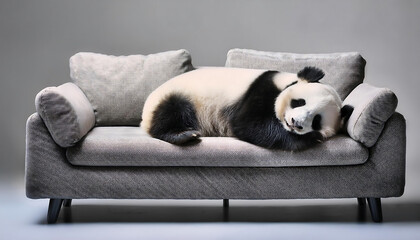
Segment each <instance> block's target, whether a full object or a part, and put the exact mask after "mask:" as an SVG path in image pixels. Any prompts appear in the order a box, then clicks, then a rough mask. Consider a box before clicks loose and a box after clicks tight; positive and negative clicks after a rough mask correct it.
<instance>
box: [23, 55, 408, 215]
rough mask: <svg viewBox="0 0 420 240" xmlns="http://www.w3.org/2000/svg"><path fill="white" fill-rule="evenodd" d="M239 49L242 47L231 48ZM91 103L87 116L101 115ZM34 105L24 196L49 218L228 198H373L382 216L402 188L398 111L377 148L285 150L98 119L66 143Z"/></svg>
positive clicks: (339, 143) (374, 210) (344, 139)
mask: <svg viewBox="0 0 420 240" xmlns="http://www.w3.org/2000/svg"><path fill="white" fill-rule="evenodd" d="M235 51H242V50H233V52H232V50H231V52H230V53H229V54H231V55H234V54H235ZM251 53H252V54H255V52H252V51H251ZM229 54H228V57H229ZM258 54H261V53H258ZM264 54H267V53H263V55H264ZM269 54H270V53H269ZM181 55H183V56H184V55H185V52H181ZM231 57H232V56H231ZM263 57H264V56H263ZM187 59H188V58H187ZM258 62H261V61H258ZM169 64H173V62H170V63H169ZM301 64H308V63H307V62H304V63H301ZM180 65H181V66H183V67H185V63H183V64H180ZM235 67H237V66H235ZM251 67H255V68H258V66H251ZM186 69H187V70H191V67H187V68H186ZM187 70H185V71H187ZM327 73H328V72H327ZM177 74H178V73H177ZM166 78H167V76H166ZM76 83H77V81H76ZM80 88H82V87H80ZM75 91H80V90H78V87H76V90H75ZM81 92H82V93H83V95H84V94H86V95H88V94H89V93H88V92H89V91H83V89H82V91H81ZM78 93H79V94H81V93H80V92H78ZM65 94H66V93H64V95H65ZM346 97H347V96H346ZM86 99H88V102H89V101H90V102H91V103H92V102H94V101H91V99H89V97H87V98H86ZM67 100H68V99H67ZM69 101H70V102H71V101H73V100H69ZM84 101H85V100H84ZM89 104H90V103H89ZM74 105H77V104H73V105H72V106H74ZM92 105H93V104H92ZM92 109H93V110H92V113H89V114H96V111H95V107H92ZM37 110H38V113H34V114H32V115H31V116H30V117H29V119H28V121H27V125H26V133H27V134H26V164H25V166H26V176H25V179H26V194H27V196H28V197H29V198H33V199H39V198H49V199H50V205H49V211H48V222H49V223H54V222H56V220H57V217H58V214H59V212H60V208H61V206H62V204H63V203H64V205H67V206H70V204H71V199H88V198H94V199H224V205H225V206H228V199H328V198H357V199H358V202H359V205H362V206H363V205H365V204H366V200H367V201H368V203H369V206H370V210H371V214H372V219H373V220H374V221H375V222H380V221H382V211H381V201H380V199H381V198H386V197H398V196H401V195H402V194H403V192H404V185H405V150H406V147H405V141H406V136H405V130H406V126H405V119H404V117H403V116H402V115H401V114H399V113H397V112H395V113H392V114H391V117H389V118H387V120H386V121H385V123H384V126H383V130H381V131H380V134H379V136H378V138H377V140H376V141H375V143H374V144H373V145H372V146H370V147H366V146H365V145H364V144H363V143H361V142H360V141H356V140H355V139H353V138H352V137H350V136H349V135H348V134H339V135H337V136H335V137H333V138H332V139H329V140H328V141H326V142H324V143H321V144H318V145H317V146H315V147H314V148H311V149H308V150H305V151H301V152H285V151H280V150H269V149H262V148H260V147H257V146H254V145H251V144H248V143H245V142H242V141H239V140H237V139H235V138H222V137H207V138H202V141H201V142H200V143H198V144H197V145H193V146H187V147H178V146H173V145H171V144H168V143H166V142H163V141H160V140H158V139H154V138H151V137H150V136H148V135H147V134H145V133H144V132H142V130H141V129H140V128H139V127H135V126H130V124H128V125H126V126H121V125H119V126H109V125H102V126H101V125H100V124H98V122H97V119H96V116H97V115H96V116H95V115H93V116H94V120H93V121H94V123H91V127H90V129H89V127H85V129H88V130H84V131H85V133H83V131H81V129H83V127H79V132H78V135H79V137H80V139H77V140H76V141H75V142H74V144H73V145H72V146H68V147H63V146H60V144H58V143H57V141H58V142H60V140H57V139H58V137H57V136H56V135H55V133H52V131H53V132H54V129H53V128H52V127H51V126H50V127H48V124H50V123H48V121H51V119H48V120H47V123H46V121H45V119H47V118H46V117H44V118H42V117H41V115H45V114H46V113H45V112H43V111H42V110H39V109H37ZM89 111H90V110H89ZM82 112H83V111H82ZM73 114H74V113H73ZM77 114H78V113H76V115H77ZM90 121H92V120H90ZM79 123H80V122H79ZM61 140H62V139H61ZM60 143H61V142H60ZM61 145H63V144H61ZM64 146H65V145H64Z"/></svg>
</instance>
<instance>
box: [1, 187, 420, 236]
mask: <svg viewBox="0 0 420 240" xmlns="http://www.w3.org/2000/svg"><path fill="white" fill-rule="evenodd" d="M18 185H20V186H21V184H18ZM0 199H1V203H0V226H1V227H0V239H1V240H3V239H42V240H47V239H78V240H80V239H171V240H176V239H183V240H184V239H200V240H201V239H204V240H206V239H241V240H244V239H259V240H262V239H340V240H341V239H352V240H354V239H358V240H359V239H381V240H382V239H398V240H403V239H413V240H414V239H420V201H418V200H417V199H413V198H410V197H403V198H398V199H384V200H383V212H384V223H381V224H377V223H373V222H372V221H371V219H370V215H369V214H368V213H367V211H360V209H359V208H358V206H357V201H356V199H341V200H253V201H244V200H231V201H230V207H229V209H228V210H227V211H226V210H224V209H223V207H222V201H221V200H95V199H91V200H74V201H73V203H72V206H71V207H70V208H63V209H62V210H61V213H60V216H59V219H58V223H57V224H55V225H48V224H46V212H47V206H48V200H45V199H42V200H31V199H27V198H26V197H25V195H24V189H23V188H22V187H16V186H15V187H10V186H8V187H6V186H4V187H1V188H0Z"/></svg>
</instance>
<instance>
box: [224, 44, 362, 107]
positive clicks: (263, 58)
mask: <svg viewBox="0 0 420 240" xmlns="http://www.w3.org/2000/svg"><path fill="white" fill-rule="evenodd" d="M365 65H366V61H365V60H364V59H363V57H362V56H361V55H360V54H359V53H356V52H348V53H329V54H297V53H282V52H263V51H256V50H248V49H231V50H230V51H229V52H228V54H227V60H226V67H239V68H256V69H270V70H278V71H284V72H293V73H297V72H298V71H299V70H301V69H302V68H304V67H306V66H315V67H318V68H320V69H322V70H323V71H324V73H325V77H324V78H323V79H321V81H320V82H322V83H326V84H329V85H331V86H332V87H333V88H335V90H336V91H337V92H338V94H339V95H340V97H341V99H342V100H344V99H345V98H346V97H347V95H349V94H350V92H351V91H352V90H353V89H354V88H355V87H356V86H357V85H359V84H360V83H362V82H363V78H364V75H365Z"/></svg>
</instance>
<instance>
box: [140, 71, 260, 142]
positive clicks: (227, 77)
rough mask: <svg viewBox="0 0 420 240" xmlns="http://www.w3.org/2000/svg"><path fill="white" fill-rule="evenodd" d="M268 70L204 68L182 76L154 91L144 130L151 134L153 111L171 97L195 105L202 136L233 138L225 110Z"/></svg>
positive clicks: (146, 107) (143, 122)
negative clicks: (184, 99)
mask: <svg viewBox="0 0 420 240" xmlns="http://www.w3.org/2000/svg"><path fill="white" fill-rule="evenodd" d="M264 71H265V70H256V69H242V68H223V67H204V68H199V69H196V70H193V71H190V72H188V73H184V74H181V75H179V76H177V77H174V78H172V79H170V80H169V81H167V82H166V83H164V84H162V85H161V86H160V87H158V88H157V89H156V90H155V91H153V92H152V93H151V94H150V95H149V97H148V98H147V100H146V103H145V105H144V108H143V115H142V119H143V120H142V127H143V128H144V129H145V130H146V131H148V130H149V128H150V125H151V121H152V119H153V111H154V110H155V109H156V108H157V107H158V106H159V103H161V102H162V100H164V99H165V98H167V97H168V96H171V95H173V94H179V95H182V96H185V98H187V99H189V100H190V101H191V103H192V104H193V105H194V107H195V109H196V112H197V118H198V121H199V123H200V126H201V128H202V129H201V130H202V136H230V135H231V132H230V131H229V127H228V126H227V124H228V123H227V119H225V117H224V116H223V115H222V114H221V113H222V111H223V109H224V108H225V107H227V106H229V105H231V104H234V103H235V102H236V101H238V100H239V98H240V97H241V96H243V94H244V93H245V92H246V91H247V90H248V88H249V86H250V85H251V84H252V82H253V81H255V79H256V78H257V77H258V76H260V75H261V74H262V73H263V72H264Z"/></svg>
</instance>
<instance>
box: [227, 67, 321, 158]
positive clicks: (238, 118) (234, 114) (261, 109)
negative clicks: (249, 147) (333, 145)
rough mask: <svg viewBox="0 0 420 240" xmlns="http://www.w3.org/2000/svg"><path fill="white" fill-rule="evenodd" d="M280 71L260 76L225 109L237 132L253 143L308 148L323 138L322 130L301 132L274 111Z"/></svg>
mask: <svg viewBox="0 0 420 240" xmlns="http://www.w3.org/2000/svg"><path fill="white" fill-rule="evenodd" d="M277 73H278V72H277V71H267V72H264V73H263V74H262V75H261V76H259V77H258V78H257V79H256V80H255V81H254V82H253V83H252V84H251V86H250V87H249V89H248V91H247V92H246V93H245V95H244V96H243V97H242V98H241V99H240V100H239V101H238V102H237V103H235V104H234V105H233V106H229V107H228V108H227V109H226V110H225V112H226V113H227V114H229V123H230V126H231V127H232V131H233V133H234V135H235V136H236V137H237V138H239V139H241V140H243V141H247V142H249V143H252V144H255V145H258V146H262V147H266V148H278V149H283V150H298V149H303V148H307V147H309V146H312V145H314V144H315V143H317V142H319V141H321V140H322V135H321V134H320V133H319V132H316V131H314V132H310V133H307V134H304V135H298V134H296V133H292V132H289V131H287V130H286V129H284V127H283V125H282V124H281V123H280V120H279V119H278V118H277V117H276V115H275V112H274V108H273V106H274V102H275V100H276V98H277V96H278V95H279V94H280V92H281V91H280V90H279V89H278V88H277V87H276V86H275V84H274V83H273V76H274V75H275V74H277Z"/></svg>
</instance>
